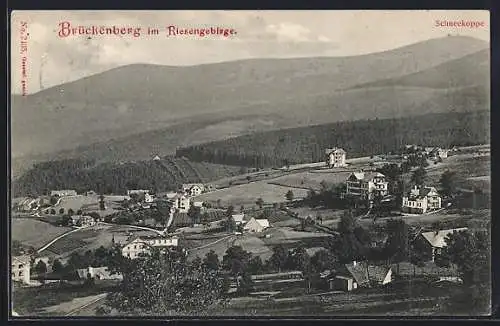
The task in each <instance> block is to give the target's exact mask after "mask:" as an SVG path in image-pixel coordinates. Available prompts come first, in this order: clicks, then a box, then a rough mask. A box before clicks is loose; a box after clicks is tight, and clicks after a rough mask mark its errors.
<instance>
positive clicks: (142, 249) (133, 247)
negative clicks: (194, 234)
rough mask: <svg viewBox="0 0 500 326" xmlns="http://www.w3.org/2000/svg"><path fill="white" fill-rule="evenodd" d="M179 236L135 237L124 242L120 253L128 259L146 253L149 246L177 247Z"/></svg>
mask: <svg viewBox="0 0 500 326" xmlns="http://www.w3.org/2000/svg"><path fill="white" fill-rule="evenodd" d="M178 243H179V238H177V237H171V238H167V237H161V236H148V237H146V236H143V237H137V238H134V239H133V240H131V241H129V242H128V243H126V244H125V245H124V246H123V248H122V255H123V256H124V257H128V258H130V259H134V258H138V257H140V256H142V255H145V254H148V253H149V250H150V248H151V247H156V248H168V247H177V246H178Z"/></svg>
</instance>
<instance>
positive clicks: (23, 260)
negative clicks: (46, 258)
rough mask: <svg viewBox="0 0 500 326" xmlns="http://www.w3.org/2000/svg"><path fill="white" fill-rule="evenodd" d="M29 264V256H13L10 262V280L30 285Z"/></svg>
mask: <svg viewBox="0 0 500 326" xmlns="http://www.w3.org/2000/svg"><path fill="white" fill-rule="evenodd" d="M30 264H31V259H30V257H29V256H13V257H12V260H11V271H10V272H11V279H12V280H13V281H17V282H22V283H24V284H29V283H30Z"/></svg>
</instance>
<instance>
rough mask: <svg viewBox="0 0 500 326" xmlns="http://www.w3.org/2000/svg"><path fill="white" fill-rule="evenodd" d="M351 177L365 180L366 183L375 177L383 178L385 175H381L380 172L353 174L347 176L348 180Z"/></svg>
mask: <svg viewBox="0 0 500 326" xmlns="http://www.w3.org/2000/svg"><path fill="white" fill-rule="evenodd" d="M352 176H354V177H355V178H356V179H357V180H366V181H369V180H372V179H373V178H375V177H385V175H383V174H382V173H380V172H353V173H352V174H351V175H350V176H349V179H350V178H351V177H352Z"/></svg>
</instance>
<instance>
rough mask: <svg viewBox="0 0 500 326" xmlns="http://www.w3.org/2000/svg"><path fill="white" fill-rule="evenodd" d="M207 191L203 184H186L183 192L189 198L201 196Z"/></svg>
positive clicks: (183, 186)
mask: <svg viewBox="0 0 500 326" xmlns="http://www.w3.org/2000/svg"><path fill="white" fill-rule="evenodd" d="M203 191H205V187H204V186H203V184H201V183H186V184H183V185H182V192H183V193H185V194H186V195H188V196H191V197H193V196H199V195H201V194H202V193H203Z"/></svg>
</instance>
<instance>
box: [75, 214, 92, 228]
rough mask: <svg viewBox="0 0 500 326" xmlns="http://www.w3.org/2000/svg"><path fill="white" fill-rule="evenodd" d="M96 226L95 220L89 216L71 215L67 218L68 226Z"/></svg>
mask: <svg viewBox="0 0 500 326" xmlns="http://www.w3.org/2000/svg"><path fill="white" fill-rule="evenodd" d="M95 224H96V221H95V219H94V218H93V217H92V216H89V215H72V216H70V218H69V225H74V226H81V227H88V226H94V225H95Z"/></svg>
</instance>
